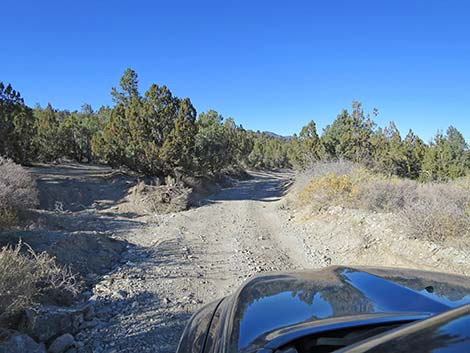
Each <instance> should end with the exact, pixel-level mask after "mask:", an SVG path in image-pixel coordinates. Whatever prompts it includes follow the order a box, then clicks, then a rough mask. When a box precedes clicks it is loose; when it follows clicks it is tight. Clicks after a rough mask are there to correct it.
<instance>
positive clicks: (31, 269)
mask: <svg viewBox="0 0 470 353" xmlns="http://www.w3.org/2000/svg"><path fill="white" fill-rule="evenodd" d="M79 290H80V283H79V282H78V281H77V278H76V277H75V276H74V275H73V274H72V273H71V272H70V270H69V269H67V268H65V267H62V266H59V265H58V264H57V263H56V262H55V260H54V258H52V257H51V256H49V255H48V254H47V253H45V252H42V253H36V252H35V251H33V249H31V247H29V246H28V245H27V244H23V243H21V242H20V243H19V244H18V245H16V246H5V247H3V248H1V249H0V317H1V316H4V315H10V314H13V313H16V312H18V311H20V310H21V309H24V308H25V307H27V306H29V305H31V304H32V303H34V302H35V301H36V300H40V299H41V297H42V296H45V295H47V296H54V295H55V296H69V297H74V296H76V295H77V294H78V292H79ZM49 299H51V298H49Z"/></svg>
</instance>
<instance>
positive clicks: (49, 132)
mask: <svg viewBox="0 0 470 353" xmlns="http://www.w3.org/2000/svg"><path fill="white" fill-rule="evenodd" d="M111 94H112V96H113V99H114V106H112V107H110V106H102V107H100V108H99V109H98V110H93V109H92V107H91V106H90V105H88V104H84V105H83V107H82V110H81V111H73V112H70V111H67V110H57V109H54V108H53V107H52V106H51V105H50V104H48V105H47V106H46V107H45V108H42V107H40V106H36V107H34V108H30V107H28V106H26V105H25V104H24V101H23V99H22V98H21V96H20V94H19V93H18V92H17V91H16V90H14V89H13V88H12V87H11V85H6V86H5V85H4V84H1V83H0V155H1V156H5V157H7V158H10V159H13V160H14V161H15V162H17V163H20V164H28V163H32V162H38V161H42V162H50V161H57V160H59V159H61V158H69V159H73V160H76V161H79V162H100V163H105V164H108V165H111V166H114V167H117V166H125V167H127V168H130V169H131V170H134V171H137V172H140V173H143V174H146V175H152V176H158V177H161V178H162V180H163V179H164V177H166V176H173V177H177V178H179V177H181V176H196V177H197V176H214V175H218V174H220V173H223V172H224V171H225V170H227V169H230V168H247V167H248V168H270V169H276V168H299V169H303V168H305V167H307V166H308V165H310V164H311V163H312V162H314V161H322V160H337V159H342V160H349V161H352V162H354V163H361V164H363V165H365V166H367V167H368V168H369V169H371V170H373V171H374V172H378V173H381V174H384V175H387V176H398V177H402V178H409V179H413V180H420V181H438V182H442V181H447V180H455V179H457V178H460V177H463V176H465V175H466V174H467V173H468V171H469V169H470V151H469V149H468V145H467V142H466V141H465V138H464V136H463V135H462V134H461V133H460V132H459V131H458V130H457V129H456V128H455V127H453V126H450V127H449V128H448V129H447V131H445V133H444V132H442V131H439V132H437V134H436V135H435V136H434V137H433V138H432V140H431V141H429V142H428V143H426V142H425V141H423V140H422V139H421V138H420V137H419V136H417V135H416V134H415V133H414V132H413V131H412V130H409V132H408V133H407V134H406V136H404V137H403V136H401V134H400V132H399V130H398V128H397V126H396V125H395V124H394V123H393V122H390V124H389V125H388V126H386V127H381V126H377V124H376V122H375V121H374V117H375V116H377V114H378V110H377V109H374V110H373V111H372V114H367V113H366V112H365V111H364V109H363V107H362V105H361V103H359V102H353V104H352V108H351V109H350V110H349V111H348V110H346V109H345V110H343V111H342V112H341V113H340V114H339V115H338V116H337V117H336V119H334V121H333V122H332V123H331V124H329V125H327V126H326V127H325V129H324V131H323V133H321V134H319V133H318V131H317V128H316V124H315V122H314V121H310V122H308V123H307V125H306V126H304V127H303V128H302V129H301V131H300V132H299V134H294V135H293V136H290V137H280V136H276V135H273V134H270V133H264V132H260V131H251V130H247V129H245V128H244V127H243V126H241V125H237V124H236V122H235V120H234V119H233V118H230V117H223V116H221V115H220V114H219V113H217V112H216V111H214V110H209V111H208V112H203V113H200V114H199V115H198V114H197V112H196V109H195V107H194V106H193V104H192V103H191V100H190V99H189V98H178V97H175V96H174V95H173V94H172V92H171V91H170V89H169V88H168V87H166V86H165V85H157V84H152V85H151V86H150V87H149V88H148V89H147V91H146V92H145V93H144V94H141V93H140V91H139V86H138V76H137V73H136V72H135V71H133V70H131V69H127V70H126V71H125V72H124V74H123V76H122V77H121V79H120V83H119V87H118V88H113V89H112V91H111Z"/></svg>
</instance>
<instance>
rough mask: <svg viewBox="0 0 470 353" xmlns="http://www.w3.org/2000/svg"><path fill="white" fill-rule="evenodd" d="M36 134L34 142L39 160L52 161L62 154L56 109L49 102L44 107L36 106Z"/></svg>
mask: <svg viewBox="0 0 470 353" xmlns="http://www.w3.org/2000/svg"><path fill="white" fill-rule="evenodd" d="M34 114H35V117H36V120H35V130H36V135H35V138H34V144H35V146H36V149H37V153H38V158H39V160H41V161H54V160H56V159H57V158H59V157H61V156H62V155H63V148H62V147H63V144H62V139H61V136H60V123H59V119H58V116H57V113H56V111H55V110H54V109H53V108H52V106H51V104H50V103H49V104H48V105H47V107H46V108H45V109H41V108H40V107H36V109H35V110H34Z"/></svg>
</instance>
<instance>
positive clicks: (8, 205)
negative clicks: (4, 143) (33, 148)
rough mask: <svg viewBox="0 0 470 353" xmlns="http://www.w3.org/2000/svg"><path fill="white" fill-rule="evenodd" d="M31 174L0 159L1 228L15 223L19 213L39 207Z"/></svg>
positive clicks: (9, 161)
mask: <svg viewBox="0 0 470 353" xmlns="http://www.w3.org/2000/svg"><path fill="white" fill-rule="evenodd" d="M38 202H39V201H38V190H37V188H36V182H35V181H34V179H33V177H32V176H31V174H30V173H29V172H28V171H27V170H26V169H25V168H23V167H22V166H20V165H18V164H16V163H14V162H13V161H12V160H10V159H6V158H2V157H0V226H6V225H11V224H13V223H15V221H16V216H17V212H19V211H21V210H25V209H28V208H33V207H36V206H37V205H38Z"/></svg>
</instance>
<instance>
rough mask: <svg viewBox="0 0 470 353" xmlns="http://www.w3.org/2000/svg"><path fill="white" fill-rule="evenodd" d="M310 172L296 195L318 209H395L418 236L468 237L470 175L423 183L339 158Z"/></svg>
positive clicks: (404, 224)
mask: <svg viewBox="0 0 470 353" xmlns="http://www.w3.org/2000/svg"><path fill="white" fill-rule="evenodd" d="M312 168H316V166H315V165H314V166H313V167H312ZM306 175H309V178H310V180H309V181H308V182H307V183H304V184H305V186H303V187H302V188H301V191H300V192H299V195H298V197H299V201H300V203H301V204H302V205H312V206H314V209H317V210H322V209H325V208H328V207H330V206H338V205H341V206H345V207H350V208H361V209H368V210H372V211H377V212H392V213H397V214H400V216H401V218H400V219H402V220H403V226H405V227H406V228H407V229H408V230H409V233H410V234H412V235H413V236H414V237H416V238H424V239H429V240H433V241H443V240H445V239H447V238H455V237H468V236H470V177H468V176H467V177H464V178H460V179H457V180H456V181H454V182H449V183H425V184H420V183H418V182H417V181H414V180H409V179H403V178H398V177H389V176H384V175H380V174H375V173H372V172H370V171H369V170H367V169H365V168H364V167H361V166H358V165H352V164H350V163H349V164H348V163H347V162H341V161H340V162H330V163H329V165H326V164H325V162H322V163H321V164H320V165H319V166H318V168H317V169H316V170H314V171H308V172H307V173H306Z"/></svg>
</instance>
